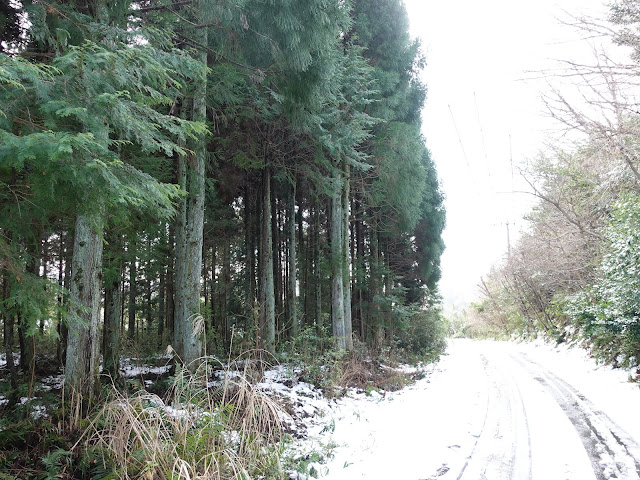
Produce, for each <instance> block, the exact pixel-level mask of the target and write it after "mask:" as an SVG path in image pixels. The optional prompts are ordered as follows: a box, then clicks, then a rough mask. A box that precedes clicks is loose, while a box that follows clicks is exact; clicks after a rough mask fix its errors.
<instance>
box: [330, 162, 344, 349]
mask: <svg viewBox="0 0 640 480" xmlns="http://www.w3.org/2000/svg"><path fill="white" fill-rule="evenodd" d="M342 181H343V180H342V175H341V174H340V171H339V170H338V169H337V168H336V169H334V172H333V189H334V191H333V196H332V198H331V326H332V333H333V337H334V340H335V342H336V346H337V348H338V350H339V351H344V350H345V349H346V347H347V345H346V338H345V336H346V331H345V323H344V255H343V250H344V241H343V238H342V230H343V226H344V218H343V215H342Z"/></svg>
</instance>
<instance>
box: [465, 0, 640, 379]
mask: <svg viewBox="0 0 640 480" xmlns="http://www.w3.org/2000/svg"><path fill="white" fill-rule="evenodd" d="M567 23H568V24H571V25H572V26H573V27H574V28H577V29H579V30H580V31H581V32H582V33H583V36H584V38H585V39H590V41H591V42H592V45H593V59H592V61H590V62H575V61H570V60H565V61H562V62H561V63H560V65H559V69H558V70H557V71H556V72H555V73H554V74H553V79H552V81H551V84H552V86H553V88H552V89H551V90H550V92H549V93H548V94H547V95H546V96H545V98H544V104H545V105H546V109H547V112H548V113H549V115H550V116H551V117H552V118H554V119H555V120H557V133H559V135H557V136H555V137H558V138H557V139H556V138H555V137H553V138H554V139H553V140H552V141H550V144H549V145H548V146H547V148H545V149H544V150H542V152H541V153H540V154H539V155H538V156H537V157H536V158H532V159H529V160H528V161H527V162H526V164H525V165H523V166H522V168H521V172H520V173H521V174H522V175H523V177H524V178H525V180H526V181H527V183H528V185H529V193H530V194H533V195H534V196H535V198H536V199H537V203H536V206H535V207H534V209H533V210H532V211H531V212H530V213H529V215H528V216H527V220H528V223H529V227H528V228H527V229H526V231H525V232H523V234H522V235H521V237H520V238H519V239H518V241H517V243H516V244H515V245H513V246H512V248H511V251H510V253H509V255H508V258H506V260H505V261H504V262H502V263H501V264H499V265H496V266H495V268H494V269H493V270H492V271H491V273H490V274H489V275H488V276H487V277H486V278H485V279H483V280H482V282H481V285H480V288H481V290H482V294H483V295H482V296H483V299H482V300H481V301H479V302H477V303H475V304H474V305H472V306H471V308H469V309H468V310H466V311H465V312H460V313H459V314H458V321H460V322H459V323H458V327H457V328H458V330H459V331H460V330H461V329H463V330H466V331H467V333H468V334H470V335H481V336H483V335H492V336H495V335H497V336H502V337H505V336H507V337H508V336H524V337H532V336H533V337H535V336H538V335H542V336H545V337H547V338H550V339H554V340H556V341H558V342H562V341H568V342H577V343H580V344H583V345H585V346H586V347H588V348H589V349H590V350H591V351H592V352H593V354H594V355H596V356H597V357H598V358H600V359H601V360H602V361H604V362H607V363H611V364H614V365H620V366H631V367H638V366H639V365H640V296H639V293H640V283H639V282H638V272H639V270H638V268H639V267H640V256H639V252H640V243H639V242H640V237H639V227H640V223H639V221H640V197H639V196H638V191H639V185H640V175H639V170H638V154H639V147H640V136H639V133H640V132H639V130H638V125H639V124H638V120H639V117H638V111H639V109H638V105H639V104H638V86H639V85H638V81H637V72H638V69H639V64H638V61H639V60H640V37H639V35H638V32H639V27H640V3H639V2H637V1H635V0H628V1H619V2H614V3H613V4H612V5H611V6H610V15H609V18H608V19H604V20H603V19H594V18H573V19H571V20H570V21H568V22H567ZM464 325H466V326H464Z"/></svg>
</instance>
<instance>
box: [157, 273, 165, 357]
mask: <svg viewBox="0 0 640 480" xmlns="http://www.w3.org/2000/svg"><path fill="white" fill-rule="evenodd" d="M166 278H167V273H166V267H165V266H164V265H161V266H160V280H159V285H158V347H162V339H163V337H164V327H165V318H166V314H165V308H166V306H165V290H166V288H167V280H166Z"/></svg>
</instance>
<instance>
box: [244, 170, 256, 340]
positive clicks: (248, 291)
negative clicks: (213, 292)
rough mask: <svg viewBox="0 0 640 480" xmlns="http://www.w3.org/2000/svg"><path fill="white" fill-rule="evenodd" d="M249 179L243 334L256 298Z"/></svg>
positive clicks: (246, 330) (245, 232) (251, 200)
mask: <svg viewBox="0 0 640 480" xmlns="http://www.w3.org/2000/svg"><path fill="white" fill-rule="evenodd" d="M248 182H249V177H248V176H247V187H246V188H245V197H244V238H245V248H246V262H245V265H246V279H245V296H246V302H245V324H244V331H245V334H246V333H247V332H249V328H250V326H251V325H252V320H253V317H254V309H255V298H256V294H255V292H256V255H255V250H256V249H255V243H254V242H255V227H254V226H255V218H256V217H257V215H255V212H254V209H255V204H256V202H255V196H254V193H253V192H252V190H251V189H250V188H249V186H248Z"/></svg>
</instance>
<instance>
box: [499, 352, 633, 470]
mask: <svg viewBox="0 0 640 480" xmlns="http://www.w3.org/2000/svg"><path fill="white" fill-rule="evenodd" d="M509 356H510V357H511V359H512V360H513V361H514V362H516V363H517V364H519V365H520V366H521V367H522V368H524V369H525V370H526V371H527V372H528V373H529V374H530V375H531V376H532V378H533V379H534V380H536V381H537V382H538V383H540V384H541V385H542V386H543V387H544V388H545V390H546V391H547V392H549V394H551V396H552V397H553V399H554V400H555V401H556V402H557V403H558V405H559V406H560V408H561V409H562V411H563V412H564V413H565V415H566V416H567V418H568V419H569V421H570V422H571V424H572V425H573V426H574V428H575V429H576V431H577V433H578V435H579V437H580V439H581V441H582V444H583V446H584V449H585V451H586V452H587V455H588V457H589V459H590V461H591V466H592V468H593V472H594V474H595V476H596V478H597V479H598V480H609V479H612V478H617V479H625V480H640V461H639V459H640V446H639V445H638V444H637V443H636V442H635V441H634V440H633V439H632V438H631V437H629V435H627V434H626V433H625V432H624V430H622V429H621V428H620V427H619V426H618V425H616V424H615V422H613V420H611V419H610V418H609V417H608V416H607V415H606V414H605V413H603V412H601V411H599V410H598V409H597V408H596V407H595V406H594V405H593V403H592V402H590V401H589V400H588V399H587V398H586V397H585V396H584V395H582V394H581V393H580V392H579V391H578V390H576V389H575V388H574V387H573V386H571V385H570V384H569V383H568V382H566V381H565V380H563V379H562V378H560V377H558V376H557V375H556V374H555V373H553V372H552V371H550V370H548V369H546V368H545V367H543V366H541V365H539V364H538V363H536V362H534V361H532V360H530V359H529V358H527V357H526V355H524V354H518V355H516V354H513V353H512V354H510V355H509Z"/></svg>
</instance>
